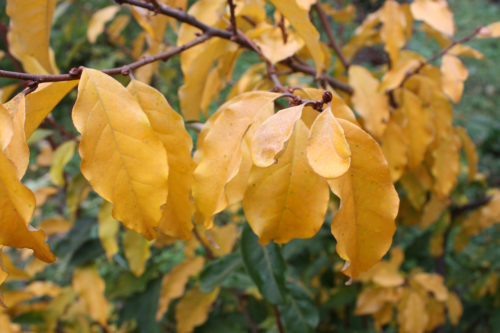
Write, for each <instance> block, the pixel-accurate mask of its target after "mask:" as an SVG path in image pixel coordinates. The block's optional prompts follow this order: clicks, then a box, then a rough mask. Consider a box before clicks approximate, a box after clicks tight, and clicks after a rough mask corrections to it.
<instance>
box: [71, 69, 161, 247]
mask: <svg viewBox="0 0 500 333" xmlns="http://www.w3.org/2000/svg"><path fill="white" fill-rule="evenodd" d="M73 123H74V124H75V127H76V128H77V130H78V131H79V132H80V133H82V139H81V142H80V148H79V152H80V155H81V156H82V164H81V171H82V174H83V175H84V176H85V178H87V179H88V180H89V182H90V184H91V185H92V187H93V188H94V190H95V191H96V192H97V193H98V194H99V195H100V196H102V197H103V198H104V199H106V200H107V201H109V202H111V203H112V204H113V217H114V218H116V219H117V220H119V221H122V222H123V223H124V225H125V226H127V227H128V228H131V229H132V230H134V231H136V232H138V233H140V234H142V235H143V236H144V237H146V238H147V239H152V238H154V237H155V236H156V231H155V230H154V228H155V227H157V225H158V221H159V220H160V217H161V208H160V207H161V206H162V205H163V204H164V203H165V201H166V198H167V190H168V182H167V175H168V164H167V154H166V151H165V148H164V146H163V144H162V143H161V141H160V139H158V137H157V135H156V134H155V132H154V130H153V129H152V127H151V124H150V122H149V120H148V117H147V116H146V114H145V113H144V112H143V111H142V109H141V107H140V105H139V104H138V103H137V101H136V99H135V98H134V96H133V95H132V94H130V93H129V92H128V91H127V89H125V88H124V87H123V86H122V85H121V84H120V83H118V82H117V81H115V80H114V79H113V78H111V77H110V76H108V75H106V74H104V73H102V72H100V71H97V70H93V69H84V70H83V73H82V77H81V79H80V84H79V86H78V98H77V100H76V104H75V106H74V108H73ZM151 156H154V157H155V158H151Z"/></svg>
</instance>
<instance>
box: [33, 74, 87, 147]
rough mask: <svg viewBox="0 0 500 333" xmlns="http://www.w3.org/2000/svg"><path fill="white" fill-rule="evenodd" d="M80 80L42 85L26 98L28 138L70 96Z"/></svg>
mask: <svg viewBox="0 0 500 333" xmlns="http://www.w3.org/2000/svg"><path fill="white" fill-rule="evenodd" d="M77 84H78V80H75V81H63V82H47V83H40V84H39V85H38V88H37V89H36V90H35V91H34V92H32V93H30V94H28V95H27V96H26V123H25V125H24V130H25V132H26V138H29V137H30V136H31V134H33V132H34V131H35V130H36V129H37V128H38V126H40V124H41V123H42V121H43V120H44V119H45V117H47V115H48V114H49V113H50V111H52V109H53V108H54V107H55V106H56V105H57V104H58V103H59V102H60V101H61V99H63V97H64V96H66V95H67V94H68V92H70V91H71V90H72V89H73V88H74V87H75V86H76V85H77Z"/></svg>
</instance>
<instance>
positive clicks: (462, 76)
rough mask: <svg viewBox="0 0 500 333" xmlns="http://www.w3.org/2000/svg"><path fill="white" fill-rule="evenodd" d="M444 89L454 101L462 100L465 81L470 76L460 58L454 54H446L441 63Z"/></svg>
mask: <svg viewBox="0 0 500 333" xmlns="http://www.w3.org/2000/svg"><path fill="white" fill-rule="evenodd" d="M441 72H442V73H443V76H442V85H443V91H444V92H445V93H446V95H448V97H450V99H451V100H452V101H453V102H454V103H458V102H460V99H461V98H462V93H463V91H464V81H465V80H466V79H467V77H468V76H469V71H468V70H467V68H466V67H465V66H464V65H463V64H462V62H461V61H460V59H458V58H457V57H455V56H453V55H449V54H445V55H444V56H443V63H442V65H441Z"/></svg>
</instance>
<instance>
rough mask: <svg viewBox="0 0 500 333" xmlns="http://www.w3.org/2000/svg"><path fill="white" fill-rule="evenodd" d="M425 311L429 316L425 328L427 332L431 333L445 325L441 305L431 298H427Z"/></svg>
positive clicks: (442, 306) (442, 305)
mask: <svg viewBox="0 0 500 333" xmlns="http://www.w3.org/2000/svg"><path fill="white" fill-rule="evenodd" d="M426 309H427V314H428V315H429V320H428V321H427V326H426V327H425V330H426V331H427V332H432V331H434V330H435V329H436V328H438V327H439V326H441V325H443V324H445V323H446V316H445V314H444V304H443V303H441V302H438V301H437V300H435V299H433V298H429V299H427V302H426Z"/></svg>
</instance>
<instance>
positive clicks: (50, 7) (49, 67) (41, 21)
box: [7, 0, 57, 74]
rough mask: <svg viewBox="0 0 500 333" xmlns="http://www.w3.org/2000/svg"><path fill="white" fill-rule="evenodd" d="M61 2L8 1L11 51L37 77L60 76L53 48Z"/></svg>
mask: <svg viewBox="0 0 500 333" xmlns="http://www.w3.org/2000/svg"><path fill="white" fill-rule="evenodd" d="M56 2H57V0H8V1H7V15H8V16H9V18H10V24H9V33H8V40H9V49H10V52H11V53H12V54H13V55H14V56H15V57H16V58H17V59H19V60H20V61H21V62H22V64H23V67H24V69H25V70H26V71H27V72H28V73H33V74H49V73H50V74H52V73H56V72H57V68H56V65H55V62H54V54H53V53H52V50H51V49H50V46H49V40H50V31H51V29H52V17H53V15H54V9H55V7H56Z"/></svg>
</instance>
